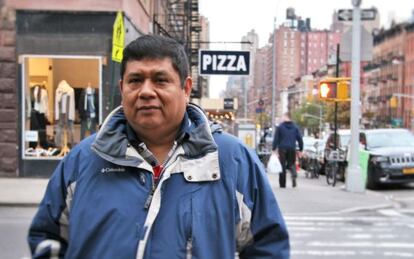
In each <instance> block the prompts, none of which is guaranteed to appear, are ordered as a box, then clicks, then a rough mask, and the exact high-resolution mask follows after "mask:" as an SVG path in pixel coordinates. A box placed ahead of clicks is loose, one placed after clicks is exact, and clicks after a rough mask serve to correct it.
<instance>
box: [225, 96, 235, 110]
mask: <svg viewBox="0 0 414 259" xmlns="http://www.w3.org/2000/svg"><path fill="white" fill-rule="evenodd" d="M223 109H225V110H234V98H224V100H223Z"/></svg>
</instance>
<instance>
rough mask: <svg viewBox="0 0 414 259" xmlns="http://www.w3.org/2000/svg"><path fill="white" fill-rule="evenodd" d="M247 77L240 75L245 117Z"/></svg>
mask: <svg viewBox="0 0 414 259" xmlns="http://www.w3.org/2000/svg"><path fill="white" fill-rule="evenodd" d="M246 79H247V77H242V84H243V99H244V101H243V102H244V118H245V119H247V83H246Z"/></svg>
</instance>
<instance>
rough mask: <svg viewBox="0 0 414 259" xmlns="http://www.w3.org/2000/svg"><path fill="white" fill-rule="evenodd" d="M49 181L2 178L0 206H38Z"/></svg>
mask: <svg viewBox="0 0 414 259" xmlns="http://www.w3.org/2000/svg"><path fill="white" fill-rule="evenodd" d="M47 182H48V179H38V178H0V206H18V207H20V206H21V207H27V206H37V205H38V204H39V203H40V201H41V199H42V197H43V195H44V192H45V190H46V185H47Z"/></svg>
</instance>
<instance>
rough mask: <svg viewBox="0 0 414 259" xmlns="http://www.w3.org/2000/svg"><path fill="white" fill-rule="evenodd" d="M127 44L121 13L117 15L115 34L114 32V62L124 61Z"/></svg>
mask: <svg viewBox="0 0 414 259" xmlns="http://www.w3.org/2000/svg"><path fill="white" fill-rule="evenodd" d="M124 43H125V27H124V17H123V15H122V12H121V11H118V13H117V14H116V18H115V22H114V27H113V32H112V60H113V61H116V62H121V61H122V52H123V51H124Z"/></svg>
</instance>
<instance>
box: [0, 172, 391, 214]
mask: <svg viewBox="0 0 414 259" xmlns="http://www.w3.org/2000/svg"><path fill="white" fill-rule="evenodd" d="M298 175H299V176H298V186H297V187H296V188H292V187H291V182H290V178H289V177H287V188H286V189H282V188H279V187H278V175H269V180H270V183H271V186H272V189H273V190H274V193H275V195H276V198H277V200H278V203H279V205H280V207H281V209H282V212H283V213H287V214H301V213H306V214H309V213H313V214H323V213H341V212H352V211H358V210H369V209H372V210H373V209H381V208H387V207H392V206H395V205H396V202H395V201H394V200H392V199H390V198H388V197H387V196H386V195H382V194H379V193H377V192H372V191H369V190H367V191H365V192H364V193H351V192H348V191H346V190H345V188H344V186H343V185H344V183H342V182H339V183H338V184H337V186H336V187H332V186H328V185H327V184H326V181H325V177H323V176H321V177H320V178H319V179H307V178H305V177H304V173H303V171H300V172H299V173H298ZM47 181H48V180H47V179H39V178H0V206H20V207H24V206H26V207H27V206H37V205H38V204H39V202H40V201H41V198H42V197H43V194H44V192H45V188H46V186H47Z"/></svg>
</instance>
